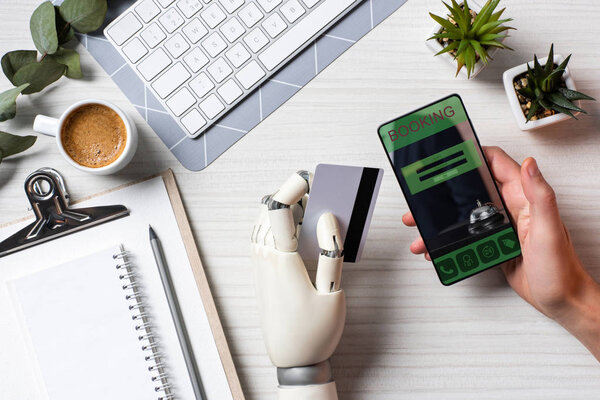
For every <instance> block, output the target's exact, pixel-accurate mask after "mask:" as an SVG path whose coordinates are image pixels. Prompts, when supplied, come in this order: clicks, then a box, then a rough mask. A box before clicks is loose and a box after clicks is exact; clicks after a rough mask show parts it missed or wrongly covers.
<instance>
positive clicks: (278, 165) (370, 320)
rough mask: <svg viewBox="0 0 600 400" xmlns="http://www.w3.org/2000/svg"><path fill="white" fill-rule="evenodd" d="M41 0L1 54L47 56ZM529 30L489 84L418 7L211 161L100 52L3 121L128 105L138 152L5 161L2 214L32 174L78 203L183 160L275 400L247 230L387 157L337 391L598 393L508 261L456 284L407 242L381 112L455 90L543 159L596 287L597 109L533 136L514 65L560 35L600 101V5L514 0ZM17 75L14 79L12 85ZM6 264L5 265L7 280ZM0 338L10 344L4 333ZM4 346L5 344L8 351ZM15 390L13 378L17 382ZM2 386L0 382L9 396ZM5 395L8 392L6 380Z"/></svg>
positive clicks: (20, 200)
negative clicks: (506, 76)
mask: <svg viewBox="0 0 600 400" xmlns="http://www.w3.org/2000/svg"><path fill="white" fill-rule="evenodd" d="M37 3H39V1H38V0H27V1H23V0H3V1H2V5H1V6H0V7H1V10H2V15H3V16H4V18H2V24H0V38H2V39H1V40H0V53H2V54H3V53H5V52H7V51H9V50H14V49H22V48H23V49H28V48H34V47H33V44H32V42H31V39H30V36H29V29H28V28H29V16H30V15H31V12H32V11H33V9H34V8H35V6H36V4H37ZM502 3H503V5H506V6H507V7H508V9H507V12H506V15H507V16H510V17H513V18H514V19H515V21H513V22H512V23H511V25H513V26H515V27H517V28H518V30H517V31H515V32H512V36H513V37H511V38H509V39H508V41H507V44H508V45H509V46H511V47H513V48H514V49H515V51H514V52H510V51H502V52H499V53H497V56H496V59H495V60H494V61H493V63H492V64H491V65H490V66H489V67H488V68H487V69H486V70H484V71H483V72H482V73H481V74H480V75H479V76H478V77H477V78H476V79H475V80H473V81H465V80H461V79H454V78H453V71H452V68H451V67H450V66H449V65H447V64H446V61H445V60H442V59H439V58H437V59H436V58H434V57H433V56H432V54H431V53H430V51H429V49H428V48H427V47H426V46H425V43H424V39H425V38H426V37H427V35H428V34H429V32H430V29H431V27H432V24H433V21H432V20H431V18H430V17H429V16H428V11H430V10H432V11H434V12H436V13H438V12H442V11H443V6H442V4H441V2H440V1H439V0H425V1H417V0H409V1H408V3H407V4H406V5H404V6H403V7H401V8H400V9H399V10H398V11H397V12H396V13H395V14H394V15H392V16H391V17H390V18H388V19H387V20H386V21H385V22H383V23H382V24H381V25H380V26H379V27H377V28H376V29H375V30H373V31H372V32H371V33H369V34H368V35H367V36H366V37H365V38H363V39H362V40H360V41H359V42H358V43H357V44H356V45H355V46H354V47H352V48H351V49H350V50H349V51H347V52H346V53H345V54H344V55H342V56H341V57H340V58H339V59H338V60H337V61H336V62H334V63H333V64H332V65H331V66H330V67H328V68H327V69H326V70H325V71H323V72H322V73H321V74H320V75H319V76H318V77H317V78H316V79H315V80H313V81H312V82H311V83H309V84H308V85H307V86H306V87H305V88H304V89H302V90H301V91H300V92H299V93H298V94H297V95H296V96H294V97H293V98H292V99H291V100H290V101H288V102H287V103H286V104H285V105H284V106H283V107H281V108H280V109H279V110H278V111H276V112H275V113H274V114H273V115H272V116H270V117H269V118H267V119H266V120H265V121H264V122H262V123H261V124H260V125H259V126H258V127H256V128H255V129H254V130H253V131H252V132H251V133H249V134H248V135H247V136H246V137H244V138H243V139H242V140H241V141H240V142H238V143H237V144H236V145H235V146H233V148H232V149H230V150H229V151H228V152H226V153H225V154H224V155H223V156H221V158H220V159H218V160H217V161H216V162H215V163H213V164H212V165H210V166H209V167H208V168H206V169H205V170H204V171H202V172H199V173H193V172H189V171H187V170H185V169H184V168H183V167H181V166H180V165H179V163H178V162H177V161H176V160H175V158H174V157H173V156H172V155H171V154H170V153H169V152H168V151H167V149H166V148H165V147H164V145H163V144H162V142H161V141H160V140H159V139H158V137H156V136H155V135H154V133H153V132H152V130H151V129H150V128H149V127H148V125H147V124H146V123H145V122H144V120H143V119H142V118H141V117H140V115H139V114H138V113H137V112H136V111H135V110H134V108H133V107H132V106H131V105H130V104H129V102H128V101H127V99H126V98H125V96H124V95H123V94H122V93H121V92H120V91H119V89H118V88H117V87H116V85H115V84H114V83H113V82H112V81H111V80H110V78H109V77H108V76H107V75H106V73H105V72H104V71H103V70H102V69H101V67H100V66H99V65H97V64H96V63H95V61H94V60H93V58H92V57H91V56H90V55H89V54H88V53H87V52H86V50H85V49H84V48H83V47H81V46H78V50H80V52H81V54H82V65H83V71H84V74H85V78H83V79H81V80H69V79H66V78H63V79H61V80H60V81H59V82H57V83H56V84H54V85H52V87H51V88H48V89H46V90H45V91H44V92H43V93H42V94H36V95H32V96H28V97H21V98H19V100H18V117H17V118H16V119H15V120H13V121H10V122H7V123H2V124H0V129H2V130H6V131H9V132H13V133H18V134H31V125H32V122H33V117H34V116H35V115H36V114H38V113H44V114H48V115H51V116H58V115H59V114H60V113H61V112H62V111H63V110H64V109H65V108H66V107H67V106H68V105H70V104H71V103H73V102H75V101H78V100H81V99H85V98H90V97H95V98H101V99H106V100H110V101H112V102H114V103H116V104H118V105H119V106H120V107H122V108H123V109H124V110H125V111H127V112H129V113H130V114H131V115H132V116H133V118H134V119H135V122H136V124H137V126H138V129H139V131H140V136H141V138H140V139H141V140H140V145H139V149H138V151H137V154H136V156H135V158H134V160H133V162H132V163H131V164H130V165H129V166H128V167H127V168H126V169H125V170H124V171H122V172H121V173H119V174H117V175H114V176H109V177H95V176H90V175H87V174H85V173H83V172H79V171H77V170H75V169H73V168H72V167H70V166H69V165H67V163H66V162H65V161H64V160H63V159H62V158H61V156H60V155H59V153H58V150H57V148H56V144H55V142H54V139H53V138H50V137H45V136H40V137H39V139H38V141H37V143H36V144H35V146H34V147H33V148H32V149H30V150H29V151H27V153H24V154H22V155H20V156H17V157H13V158H9V159H7V160H5V161H3V162H2V164H0V223H2V222H7V221H10V220H12V219H15V218H17V217H21V216H23V215H25V214H26V213H27V211H26V206H27V204H26V199H25V197H24V192H23V181H24V179H25V177H26V176H27V175H28V174H29V173H31V172H32V171H34V170H35V169H37V168H39V167H43V166H49V167H54V168H57V169H58V170H59V171H61V172H62V173H63V174H64V177H65V178H66V181H67V185H68V188H69V190H70V193H71V194H72V197H73V198H74V199H77V198H80V197H82V196H85V195H88V194H91V193H95V192H98V191H101V190H103V189H107V188H110V187H113V186H116V185H118V184H120V183H123V182H127V181H130V180H132V179H135V178H139V177H143V176H147V175H149V174H153V173H156V172H159V171H161V170H164V169H166V168H173V169H174V171H175V175H176V177H177V181H178V183H179V187H180V190H181V193H182V196H183V200H184V203H185V206H186V209H187V212H188V216H189V218H190V220H191V224H192V228H193V230H194V233H195V237H196V241H197V243H198V246H199V249H200V254H201V256H202V258H203V262H204V266H205V269H206V271H207V275H208V279H209V282H210V284H211V286H212V290H213V293H214V295H215V300H216V303H217V307H218V309H219V312H220V314H221V320H222V321H223V325H224V327H225V333H226V335H227V337H228V340H229V345H230V347H231V350H232V352H233V357H234V362H235V363H236V365H237V368H238V372H239V375H240V379H241V382H242V387H243V389H244V392H245V394H246V396H247V398H248V399H252V400H258V399H260V400H263V399H275V398H276V395H275V386H276V377H275V369H274V368H272V367H271V365H270V362H269V359H268V357H267V355H266V351H265V347H264V345H263V342H262V337H261V332H260V327H259V321H258V314H257V309H256V303H255V300H254V287H253V281H252V279H253V276H252V267H251V265H250V261H249V257H248V252H249V248H248V246H249V237H250V231H251V229H252V224H253V222H254V218H255V216H256V211H257V202H258V201H259V199H260V198H261V197H262V195H263V194H266V193H270V192H272V191H274V190H275V189H277V187H278V185H279V184H280V183H281V182H282V181H283V180H285V179H286V178H287V177H288V175H289V174H291V173H293V172H294V171H296V170H298V169H314V168H315V166H316V165H317V164H318V163H323V162H329V163H339V164H350V165H368V166H375V167H383V168H384V169H385V176H384V180H383V184H382V187H381V193H380V196H379V199H378V202H377V207H376V209H375V213H374V217H373V223H372V226H371V231H370V234H369V238H368V241H367V244H366V248H365V253H364V255H363V260H362V261H361V262H360V263H359V264H356V265H350V264H348V265H346V266H345V271H344V277H343V287H344V288H345V290H346V294H347V297H348V318H347V324H346V330H345V332H344V336H343V338H342V342H341V344H340V346H339V348H338V350H337V352H336V354H335V355H334V357H333V360H332V363H333V367H334V374H335V378H336V381H337V384H338V388H339V392H340V398H341V399H370V400H375V399H434V398H435V399H481V398H486V399H504V398H506V397H509V396H510V398H512V399H565V398H577V399H592V398H594V399H596V398H598V393H600V367H599V365H598V362H597V361H596V360H595V359H594V358H593V357H592V356H591V355H590V354H589V353H588V352H587V351H586V350H585V348H584V347H583V346H582V345H581V344H579V342H577V341H576V340H575V339H574V338H572V337H570V336H569V335H568V334H567V333H566V332H565V331H564V330H563V329H562V328H561V327H560V326H557V325H556V324H555V323H554V322H552V321H550V320H548V319H547V318H545V317H544V316H542V315H541V314H539V313H538V312H537V311H535V310H534V309H533V308H532V307H530V306H529V305H527V304H525V303H524V302H523V301H522V300H521V299H520V298H518V296H517V295H516V294H514V293H513V292H512V290H511V289H510V288H508V287H507V285H506V283H505V281H504V278H503V276H502V274H501V272H500V270H498V269H494V270H491V271H488V272H485V273H483V274H481V275H479V276H477V277H474V278H471V279H469V280H467V281H465V282H462V283H459V284H457V285H455V286H453V287H449V288H446V287H443V286H442V285H441V284H440V283H439V281H438V279H437V277H436V275H435V273H434V271H433V268H432V266H431V264H429V263H428V262H425V261H424V260H423V259H422V258H420V257H416V256H413V255H411V254H410V253H409V251H408V244H409V243H410V241H411V240H412V239H413V238H414V236H415V231H414V230H409V229H406V228H404V227H403V226H402V225H401V222H400V216H401V214H402V213H404V212H405V211H406V209H407V207H406V203H405V201H404V199H403V197H402V194H401V193H400V189H399V187H398V185H397V183H396V181H395V179H394V177H393V173H392V170H391V168H390V167H389V165H388V162H387V160H386V157H385V154H384V153H383V151H382V149H381V145H380V143H379V139H378V138H377V135H376V128H377V127H378V125H379V124H380V123H381V122H384V121H387V120H389V119H391V118H394V117H396V116H398V115H400V114H402V113H405V112H407V111H411V110H412V109H414V108H416V107H418V106H420V105H422V104H425V103H428V102H430V101H433V100H436V99H437V98H440V97H442V96H444V95H446V94H449V93H452V92H457V93H459V94H460V95H461V96H462V97H463V100H464V102H465V103H466V107H467V110H468V112H469V114H470V116H471V118H472V120H473V121H474V125H475V128H476V130H477V132H478V134H479V136H480V139H481V141H482V143H483V144H486V145H499V146H501V147H503V148H504V149H506V151H507V152H508V153H509V154H511V155H512V156H513V157H514V158H516V159H517V160H523V159H524V158H525V157H526V156H530V155H533V156H535V157H537V158H538V160H539V163H540V165H541V168H542V171H543V172H544V174H545V176H546V177H547V179H548V180H549V181H550V182H551V183H552V185H553V186H554V188H555V189H556V192H557V194H558V200H559V203H560V207H561V212H562V215H563V217H564V219H565V222H566V224H567V225H568V227H569V228H570V230H571V233H572V235H573V240H574V242H575V246H576V248H577V250H578V252H579V254H580V256H581V258H582V260H583V261H584V263H585V265H586V266H587V267H588V269H589V270H590V271H591V273H592V274H593V275H594V276H595V278H596V279H599V280H600V263H599V262H598V261H597V260H598V259H600V245H599V241H600V239H598V237H599V234H600V210H599V208H598V203H597V202H598V198H600V181H599V180H598V170H600V157H598V154H599V150H600V129H599V126H600V103H591V102H587V103H586V104H585V105H586V108H587V110H588V111H589V112H590V115H588V116H582V117H581V118H580V120H579V121H569V122H567V123H564V124H562V125H560V126H556V127H551V128H549V129H544V130H543V131H541V132H537V133H524V132H521V131H519V129H518V128H517V125H516V123H515V121H514V120H513V116H512V114H511V111H510V108H509V105H508V102H507V99H506V97H505V94H504V88H503V86H502V82H501V75H502V72H503V71H504V70H505V69H507V68H509V67H512V66H514V65H518V64H521V63H523V62H526V61H529V60H531V59H532V55H533V53H534V52H537V54H539V55H540V56H544V55H545V54H546V53H547V51H548V48H549V46H550V43H552V42H554V44H555V51H556V52H557V53H561V54H563V55H567V54H569V53H570V52H572V53H573V58H572V61H571V63H570V67H571V69H572V72H573V75H574V78H575V82H576V85H577V87H578V88H579V89H581V90H582V91H585V92H586V93H588V94H589V95H591V96H593V97H595V98H597V99H600V79H599V75H598V71H599V67H598V64H599V63H600V45H599V42H598V38H599V37H600V25H599V24H598V15H600V4H599V3H598V2H596V1H593V0H580V1H577V2H571V1H559V0H544V1H541V0H537V1H527V2H523V1H518V0H504V1H502ZM9 86H10V85H9V82H8V81H7V80H6V78H5V77H4V76H2V77H1V78H0V88H1V89H2V90H4V89H7V88H9ZM1 273H2V271H1V269H0V274H1ZM1 337H2V334H1V332H0V343H1V342H3V341H2V339H1ZM5 345H6V343H5ZM4 384H6V383H4ZM2 386H3V385H0V388H1V387H2ZM0 397H2V396H1V389H0Z"/></svg>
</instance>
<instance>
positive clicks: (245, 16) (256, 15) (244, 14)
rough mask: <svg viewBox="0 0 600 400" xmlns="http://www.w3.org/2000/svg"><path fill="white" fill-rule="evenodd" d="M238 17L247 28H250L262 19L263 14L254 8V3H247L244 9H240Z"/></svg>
mask: <svg viewBox="0 0 600 400" xmlns="http://www.w3.org/2000/svg"><path fill="white" fill-rule="evenodd" d="M238 16H239V17H240V18H241V19H242V21H243V22H244V24H246V26H247V27H248V28H252V27H253V26H254V25H256V23H257V22H258V21H260V20H261V19H262V17H263V13H262V12H260V10H259V9H258V7H257V6H256V3H249V4H248V5H247V6H246V7H244V8H242V10H241V11H240V12H239V14H238Z"/></svg>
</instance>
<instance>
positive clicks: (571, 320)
mask: <svg viewBox="0 0 600 400" xmlns="http://www.w3.org/2000/svg"><path fill="white" fill-rule="evenodd" d="M484 151H485V155H486V158H487V160H488V163H489V165H490V168H491V170H492V173H493V175H494V178H495V180H496V182H497V184H498V188H499V190H500V193H501V195H502V197H503V198H504V201H505V203H506V206H507V208H508V211H509V213H510V215H511V217H512V220H513V221H514V222H515V223H516V227H517V232H518V235H519V242H520V244H521V251H522V257H519V258H516V259H514V260H511V261H509V262H507V263H505V264H503V265H502V270H503V272H504V274H505V275H506V279H507V281H508V283H509V284H510V286H511V287H512V288H513V289H514V290H515V292H517V293H518V294H519V296H521V297H522V298H523V299H525V300H526V301H527V302H528V303H530V304H531V305H532V306H534V307H535V308H536V309H538V310H539V311H540V312H542V313H543V314H545V315H546V316H548V317H550V318H552V319H554V320H556V321H557V322H559V323H560V324H562V325H563V326H564V327H565V328H567V329H568V330H569V331H571V332H572V333H573V334H575V335H576V336H577V337H578V338H579V339H580V340H581V341H582V342H584V344H585V345H586V346H588V348H590V350H591V351H592V352H593V353H594V355H596V357H600V338H596V339H595V340H592V341H593V342H594V343H590V340H589V339H590V338H588V337H587V336H589V334H590V333H591V332H590V329H592V332H594V331H595V332H596V335H597V334H598V331H599V330H600V328H599V327H600V289H599V287H598V285H597V284H596V283H595V282H594V280H593V279H592V278H591V277H590V275H589V274H588V273H587V271H586V270H585V269H584V267H583V265H582V263H581V261H580V260H579V257H578V256H577V254H576V252H575V249H574V247H573V244H572V242H571V237H570V235H569V232H568V231H567V229H566V227H565V225H564V224H563V222H562V219H561V217H560V214H559V210H558V205H557V202H556V196H555V193H554V190H553V189H552V187H550V185H549V184H548V182H546V180H545V179H544V177H543V176H542V174H541V172H540V170H539V168H538V166H537V163H536V161H535V160H534V159H533V158H527V159H526V160H525V161H524V162H523V165H519V164H518V163H517V162H516V161H514V160H513V159H512V158H510V157H509V156H508V155H507V154H506V153H505V152H504V151H503V150H502V149H500V148H498V147H486V148H484ZM402 221H403V222H404V223H405V224H406V225H408V226H415V220H414V218H413V217H412V215H411V214H410V213H406V214H404V215H403V217H402ZM410 250H411V251H412V252H413V253H415V254H425V257H426V258H427V259H428V260H430V257H429V255H428V254H427V252H426V248H425V243H424V242H423V239H422V238H420V237H419V238H417V239H416V240H415V241H414V242H413V243H412V244H411V245H410ZM594 322H595V326H596V328H595V329H594V328H593V325H594ZM588 323H589V324H588ZM582 325H585V326H582ZM582 331H587V333H584V332H582Z"/></svg>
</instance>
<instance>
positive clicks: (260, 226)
mask: <svg viewBox="0 0 600 400" xmlns="http://www.w3.org/2000/svg"><path fill="white" fill-rule="evenodd" d="M271 197H272V195H266V196H264V197H263V198H262V200H261V202H260V211H259V214H258V218H257V220H256V222H255V223H254V228H253V229H252V235H251V237H250V241H251V242H252V243H255V244H259V245H269V244H271V245H272V242H273V239H272V237H273V235H272V234H271V224H270V222H269V215H268V204H269V201H270V200H271Z"/></svg>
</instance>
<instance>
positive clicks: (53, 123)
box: [33, 99, 138, 175]
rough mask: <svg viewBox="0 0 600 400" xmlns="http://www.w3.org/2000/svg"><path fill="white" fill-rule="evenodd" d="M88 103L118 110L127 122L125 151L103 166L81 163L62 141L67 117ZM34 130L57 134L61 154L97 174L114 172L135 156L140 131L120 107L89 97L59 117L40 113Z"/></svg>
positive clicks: (85, 169)
mask: <svg viewBox="0 0 600 400" xmlns="http://www.w3.org/2000/svg"><path fill="white" fill-rule="evenodd" d="M87 104H101V105H103V106H106V107H108V108H110V109H111V110H113V111H114V112H116V113H117V114H118V115H119V117H121V119H122V120H123V123H124V124H125V131H126V135H127V136H126V141H125V148H124V149H123V152H122V153H121V154H120V155H119V157H118V158H117V159H116V160H114V161H113V162H112V163H110V164H108V165H105V166H103V167H98V168H92V167H86V166H84V165H81V164H79V163H78V162H76V161H75V160H73V159H72V158H71V157H70V156H69V154H67V151H66V150H65V148H64V146H63V143H62V139H61V134H62V131H63V126H64V124H65V121H66V120H67V117H68V116H69V115H71V113H72V112H73V111H75V110H76V109H78V108H80V107H82V106H84V105H87ZM33 130H34V131H36V132H39V133H43V134H44V135H48V136H55V137H56V144H57V145H58V150H59V151H60V154H62V156H63V157H64V158H65V159H66V160H67V161H68V162H69V164H71V165H72V166H74V167H75V168H78V169H80V170H82V171H85V172H89V173H91V174H96V175H109V174H113V173H115V172H117V171H119V170H120V169H122V168H123V167H125V166H126V165H127V164H129V162H130V161H131V159H132V158H133V156H134V154H135V151H136V149H137V144H138V133H137V129H136V127H135V124H134V123H133V121H131V119H130V118H129V117H128V116H127V114H125V113H124V112H123V111H122V110H121V109H120V108H119V107H117V106H115V105H114V104H112V103H109V102H107V101H104V100H96V99H88V100H82V101H79V102H77V103H75V104H73V105H72V106H71V107H69V108H67V109H66V110H65V112H63V113H62V115H61V116H60V118H58V119H57V118H51V117H47V116H45V115H38V116H36V117H35V120H34V121H33Z"/></svg>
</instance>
